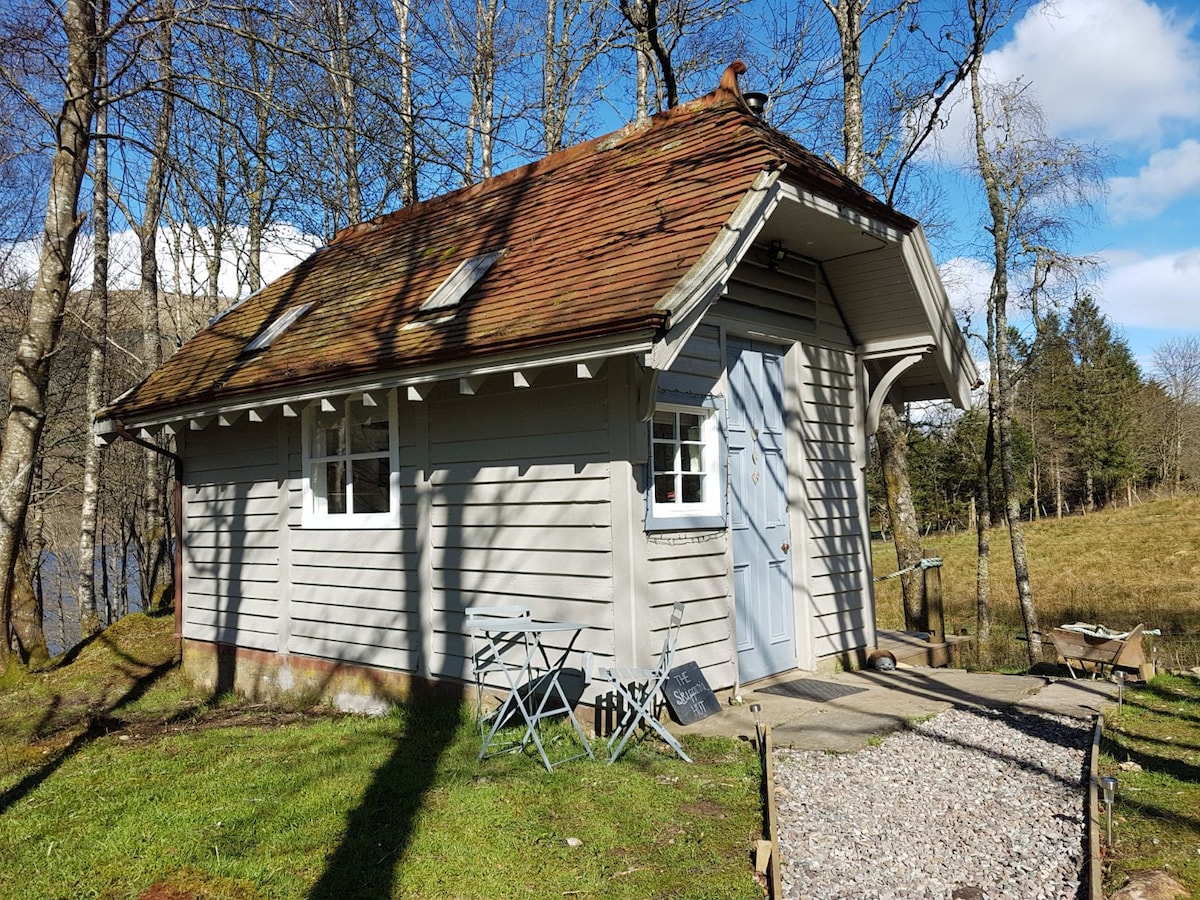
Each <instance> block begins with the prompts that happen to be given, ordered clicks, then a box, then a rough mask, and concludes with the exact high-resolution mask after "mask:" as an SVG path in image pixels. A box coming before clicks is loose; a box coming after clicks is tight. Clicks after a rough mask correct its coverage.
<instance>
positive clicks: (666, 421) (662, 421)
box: [654, 412, 675, 441]
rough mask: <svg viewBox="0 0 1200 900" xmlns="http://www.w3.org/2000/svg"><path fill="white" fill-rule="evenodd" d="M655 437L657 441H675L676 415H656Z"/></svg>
mask: <svg viewBox="0 0 1200 900" xmlns="http://www.w3.org/2000/svg"><path fill="white" fill-rule="evenodd" d="M654 437H655V439H656V440H667V441H671V440H674V439H675V413H672V412H656V413H655V414H654Z"/></svg>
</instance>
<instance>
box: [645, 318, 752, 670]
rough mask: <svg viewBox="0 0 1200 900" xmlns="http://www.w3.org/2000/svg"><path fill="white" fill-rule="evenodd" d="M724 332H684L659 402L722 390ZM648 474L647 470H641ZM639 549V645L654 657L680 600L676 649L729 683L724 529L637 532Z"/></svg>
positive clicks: (707, 327) (713, 328) (706, 327)
mask: <svg viewBox="0 0 1200 900" xmlns="http://www.w3.org/2000/svg"><path fill="white" fill-rule="evenodd" d="M722 346H723V335H722V332H721V329H720V327H718V326H717V325H712V324H707V323H702V324H701V325H700V326H698V327H697V328H696V331H695V332H694V333H693V334H692V335H691V337H690V338H689V339H688V341H687V343H686V344H685V345H684V347H683V349H682V350H681V351H680V353H679V356H678V357H677V358H676V360H675V362H674V363H673V364H672V366H671V368H670V370H669V371H666V372H663V373H662V375H661V377H660V378H659V383H658V395H657V396H658V400H659V402H661V403H685V404H686V403H695V402H696V401H697V400H698V399H700V398H704V397H708V396H713V395H719V394H720V393H721V392H722V391H723V390H724V371H725V354H724V352H723V351H722V349H721V348H722ZM648 427H649V426H648V425H645V424H642V425H640V428H639V435H638V439H640V441H641V442H642V450H641V452H642V454H643V458H642V459H641V460H640V461H641V462H643V463H644V462H646V460H645V458H644V456H645V454H646V453H647V452H648V445H649V434H648V431H647V429H648ZM647 477H648V476H647ZM636 503H637V505H636V509H637V510H638V514H639V515H638V518H639V523H638V524H639V525H644V521H645V514H646V501H645V498H644V496H641V495H640V494H639V496H638V497H637V499H636ZM639 552H640V553H641V554H642V555H643V558H644V559H645V560H646V566H645V572H646V580H647V582H646V587H645V592H646V593H645V597H644V600H643V610H642V612H641V614H640V621H641V622H643V623H644V627H643V628H642V632H643V633H642V635H641V636H640V637H638V638H637V639H638V640H640V641H642V642H644V643H643V644H642V646H641V647H640V648H639V649H640V651H641V653H642V654H643V661H645V659H646V657H649V658H650V659H653V657H654V655H655V654H657V653H658V652H659V650H660V648H661V647H662V642H663V638H664V636H665V629H666V626H667V623H668V621H669V619H670V616H671V607H672V605H673V604H674V603H675V601H676V600H682V601H683V603H684V614H683V624H682V625H681V626H680V631H679V643H678V647H677V651H676V652H677V657H678V659H679V660H680V661H686V662H695V663H696V664H697V665H699V666H700V669H701V671H702V672H704V675H705V678H706V679H707V680H708V682H709V683H710V684H711V685H714V686H721V687H725V686H728V685H730V684H732V683H733V680H734V673H733V663H732V657H733V650H732V647H733V640H732V638H733V622H732V611H733V593H732V592H733V585H732V582H731V581H730V578H729V564H730V556H729V554H730V547H729V536H728V532H727V531H726V530H725V529H714V530H711V531H702V532H695V531H685V532H661V531H660V532H653V533H646V532H645V531H644V530H643V531H642V533H641V535H640V542H639Z"/></svg>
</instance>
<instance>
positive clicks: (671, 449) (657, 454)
mask: <svg viewBox="0 0 1200 900" xmlns="http://www.w3.org/2000/svg"><path fill="white" fill-rule="evenodd" d="M654 471H655V472H674V471H675V445H674V444H655V445H654Z"/></svg>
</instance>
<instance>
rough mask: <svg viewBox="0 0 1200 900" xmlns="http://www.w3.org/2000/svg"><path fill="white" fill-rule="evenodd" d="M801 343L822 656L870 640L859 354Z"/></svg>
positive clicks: (816, 624)
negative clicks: (859, 456)
mask: <svg viewBox="0 0 1200 900" xmlns="http://www.w3.org/2000/svg"><path fill="white" fill-rule="evenodd" d="M801 350H802V353H803V355H804V356H803V360H804V362H803V366H802V370H803V376H802V381H801V384H800V403H801V422H800V428H801V433H802V434H803V436H804V448H805V452H804V462H803V472H802V473H801V474H802V478H803V480H804V496H805V497H806V506H807V508H806V510H805V519H806V525H807V540H806V544H807V552H806V556H807V562H808V594H809V598H810V604H811V605H810V610H809V615H810V617H811V621H812V629H813V631H812V639H813V642H814V654H815V656H816V657H817V658H821V657H827V656H833V655H837V654H842V653H845V652H847V651H849V650H854V649H857V648H860V647H864V646H866V643H867V640H868V632H869V627H870V626H869V623H868V622H867V619H868V617H869V615H870V593H869V587H870V585H869V576H868V573H867V572H866V570H865V569H864V567H863V566H864V560H863V551H864V547H865V545H866V544H865V541H864V540H863V533H862V520H861V517H860V515H859V503H860V493H861V491H862V487H863V486H862V481H861V473H860V472H859V471H858V467H857V465H856V463H855V459H856V444H855V434H856V428H857V426H856V424H855V422H856V417H857V416H858V410H857V407H856V398H857V391H856V389H855V359H854V355H853V354H852V353H849V352H847V351H844V350H838V349H834V348H828V347H817V346H803V347H802V348H801Z"/></svg>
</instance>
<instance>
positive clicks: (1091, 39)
mask: <svg viewBox="0 0 1200 900" xmlns="http://www.w3.org/2000/svg"><path fill="white" fill-rule="evenodd" d="M986 66H987V68H988V69H989V70H990V72H991V73H992V74H993V76H994V77H995V78H997V79H998V80H1002V81H1010V80H1013V79H1015V78H1017V77H1021V78H1022V80H1023V81H1025V82H1027V83H1028V84H1029V85H1030V88H1029V89H1030V90H1031V91H1032V92H1033V93H1034V95H1035V96H1036V98H1037V100H1038V102H1039V104H1040V106H1041V107H1042V110H1043V112H1044V115H1045V121H1046V127H1047V130H1048V131H1049V132H1050V133H1051V134H1052V135H1054V136H1057V137H1063V138H1068V139H1071V140H1076V141H1079V142H1081V143H1087V144H1096V145H1099V146H1101V147H1102V148H1103V149H1104V150H1105V151H1106V152H1107V154H1108V155H1109V158H1110V162H1111V164H1112V165H1111V172H1110V175H1109V177H1108V179H1107V181H1108V196H1107V200H1106V203H1105V208H1104V209H1103V210H1101V213H1100V216H1099V221H1097V222H1096V223H1095V224H1089V225H1088V226H1086V227H1081V228H1079V229H1078V230H1077V232H1076V246H1075V247H1074V252H1075V253H1076V254H1080V255H1089V256H1095V257H1098V258H1099V259H1100V260H1101V261H1102V263H1103V265H1102V266H1101V268H1100V269H1099V271H1098V272H1096V273H1095V275H1094V276H1093V283H1092V285H1091V290H1092V293H1093V295H1094V296H1095V297H1096V299H1097V300H1098V301H1099V303H1100V305H1101V308H1102V309H1103V311H1104V312H1105V314H1106V315H1107V316H1108V317H1109V319H1110V320H1111V321H1112V322H1113V323H1114V324H1115V325H1117V326H1118V328H1119V329H1120V330H1121V331H1122V332H1123V333H1124V335H1125V337H1126V338H1127V340H1128V341H1129V344H1130V347H1131V348H1132V350H1133V353H1134V356H1135V357H1136V358H1137V359H1138V361H1139V362H1140V363H1142V366H1143V369H1144V370H1148V369H1149V368H1150V366H1151V356H1152V352H1153V349H1154V347H1155V346H1157V345H1159V344H1160V343H1161V342H1162V341H1163V340H1165V339H1166V338H1169V337H1172V336H1178V335H1189V334H1200V2H1196V0H1177V2H1165V0H1164V2H1149V0H1053V2H1043V3H1039V4H1038V5H1037V6H1036V7H1035V8H1034V9H1033V10H1032V11H1030V12H1029V13H1028V14H1026V15H1025V16H1024V17H1023V18H1021V19H1020V20H1019V21H1018V22H1017V23H1016V24H1015V25H1014V27H1013V28H1012V29H1011V30H1010V33H1009V34H1008V36H1007V39H1006V41H1005V42H1003V43H1002V44H1000V45H998V46H997V48H996V49H995V50H994V51H993V52H991V53H990V54H989V55H988V57H987V60H986ZM953 127H954V126H953V125H952V128H948V129H947V133H950V132H951V131H952V130H953ZM951 152H953V151H951ZM939 257H940V258H942V259H945V254H944V253H941V254H939ZM946 261H947V262H949V263H950V265H949V267H948V271H947V275H946V278H947V287H948V289H949V290H950V293H951V296H952V297H953V299H954V300H955V303H956V305H970V306H973V307H978V305H979V298H980V297H982V296H986V280H987V278H988V277H989V276H988V273H986V272H985V271H984V267H983V266H981V265H980V264H978V263H976V262H973V261H968V260H965V259H957V260H946Z"/></svg>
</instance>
